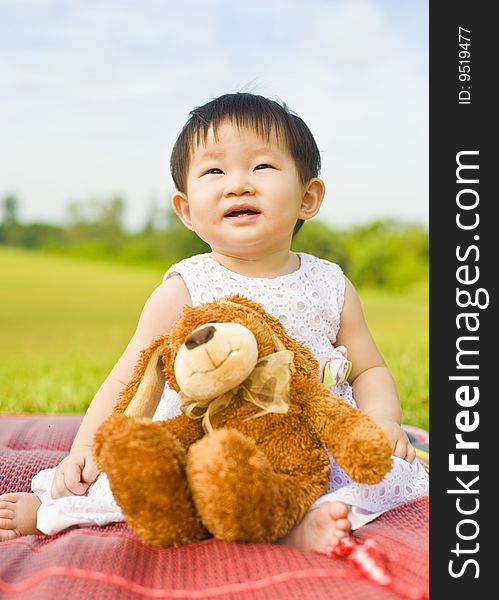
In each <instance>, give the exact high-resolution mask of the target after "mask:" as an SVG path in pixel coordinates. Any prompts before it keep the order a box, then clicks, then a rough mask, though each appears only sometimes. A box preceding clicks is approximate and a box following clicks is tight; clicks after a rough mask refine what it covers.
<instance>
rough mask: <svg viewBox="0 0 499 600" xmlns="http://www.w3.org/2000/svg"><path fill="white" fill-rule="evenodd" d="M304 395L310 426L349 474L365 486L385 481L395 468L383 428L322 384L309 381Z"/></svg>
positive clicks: (305, 409)
mask: <svg viewBox="0 0 499 600" xmlns="http://www.w3.org/2000/svg"><path fill="white" fill-rule="evenodd" d="M303 395H304V396H305V398H306V400H305V402H304V404H303V409H304V411H305V413H306V415H307V418H308V420H309V422H310V423H311V425H312V427H313V429H314V430H315V432H316V433H317V435H318V436H319V438H320V439H321V441H322V443H323V444H324V445H325V446H326V447H327V448H328V450H329V451H330V452H331V454H332V455H333V457H334V459H335V461H336V462H337V463H338V464H339V465H340V467H341V468H342V469H343V470H344V471H345V473H346V474H347V475H348V476H349V477H350V478H351V479H353V480H354V481H358V482H361V483H378V482H379V481H381V479H383V477H384V476H385V475H386V473H387V472H388V471H389V470H390V469H391V464H392V460H391V454H392V449H391V445H390V443H389V441H388V438H387V436H386V434H385V433H384V431H383V430H382V429H381V427H379V426H378V425H377V424H376V423H374V421H372V420H371V419H370V418H369V417H368V416H367V415H366V414H365V413H363V412H361V411H360V410H359V409H357V408H353V407H352V406H350V405H349V404H348V403H347V402H345V401H344V400H341V399H340V398H338V397H337V396H335V395H334V394H332V393H331V392H330V391H329V390H328V389H326V388H325V387H324V386H323V385H322V384H321V383H320V382H318V381H317V382H310V381H308V382H307V386H306V388H304V390H303Z"/></svg>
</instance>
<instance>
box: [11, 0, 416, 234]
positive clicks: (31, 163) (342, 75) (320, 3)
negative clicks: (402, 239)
mask: <svg viewBox="0 0 499 600" xmlns="http://www.w3.org/2000/svg"><path fill="white" fill-rule="evenodd" d="M0 28H1V35H0V198H2V197H4V196H5V195H6V194H15V195H16V196H17V197H18V199H19V202H20V216H21V218H22V219H23V220H25V221H30V222H31V221H49V222H57V223H63V222H64V219H65V218H66V216H67V205H68V203H69V202H86V201H88V200H92V199H105V198H109V197H111V196H116V195H118V196H121V197H122V198H123V199H124V200H125V202H126V205H127V213H126V222H127V225H128V226H129V227H130V228H135V227H138V226H140V225H141V224H142V223H143V222H144V220H145V219H146V217H147V215H148V214H150V212H151V207H152V206H153V205H157V206H159V207H160V208H161V209H163V208H164V210H165V211H166V210H167V208H168V207H169V202H170V200H169V198H170V195H171V192H172V191H173V181H172V179H171V177H170V172H169V157H170V152H171V149H172V146H173V143H174V142H175V139H176V137H177V135H178V133H179V132H180V130H181V128H182V126H183V124H184V123H185V121H186V120H187V118H188V116H189V111H190V110H192V109H193V108H194V107H196V106H200V105H202V104H204V103H205V102H208V101H209V100H211V99H212V98H215V97H216V96H219V95H221V94H224V93H228V92H238V91H250V92H253V93H258V94H262V95H264V96H267V97H269V98H272V99H278V100H281V101H284V102H285V103H286V104H287V105H288V106H289V107H290V108H291V109H292V110H294V111H295V112H296V113H297V114H299V115H300V116H301V117H302V119H303V120H304V121H305V122H306V123H307V125H308V126H309V128H310V129H311V131H312V133H313V135H314V137H315V139H316V141H317V145H318V147H319V150H320V152H321V157H322V173H321V176H322V178H323V179H324V181H325V184H326V197H325V200H324V204H323V207H322V208H321V211H320V213H319V217H318V218H320V219H321V220H323V221H325V222H327V223H328V224H330V225H331V226H333V227H339V228H341V227H348V226H350V225H352V224H357V223H365V222H368V221H370V220H373V219H378V218H390V219H396V220H402V221H404V222H412V223H420V224H423V225H425V226H427V224H428V2H427V0H412V1H405V2H400V0H398V1H397V0H311V1H310V2H306V3H305V2H303V0H273V1H272V2H269V1H268V0H251V1H241V2H234V1H233V0H184V1H183V2H177V1H172V0H16V1H15V2H12V0H0Z"/></svg>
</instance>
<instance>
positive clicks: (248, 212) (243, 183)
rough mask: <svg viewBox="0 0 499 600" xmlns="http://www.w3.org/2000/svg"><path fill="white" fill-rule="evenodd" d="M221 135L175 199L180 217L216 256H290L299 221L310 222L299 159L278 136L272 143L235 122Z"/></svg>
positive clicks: (197, 157)
mask: <svg viewBox="0 0 499 600" xmlns="http://www.w3.org/2000/svg"><path fill="white" fill-rule="evenodd" d="M217 133H218V135H217V137H218V140H215V138H214V136H213V132H212V131H210V132H209V133H208V136H207V139H206V143H204V144H202V145H200V146H198V147H197V148H195V149H194V150H193V152H192V154H191V160H190V164H189V170H188V174H187V188H186V193H185V194H180V193H177V194H175V196H174V201H173V204H174V207H175V209H176V212H177V214H179V216H180V217H181V219H182V221H183V222H184V224H185V225H186V226H187V227H189V228H190V229H192V230H194V231H195V232H196V233H197V234H198V235H199V237H201V238H202V239H203V240H205V241H206V242H207V243H208V244H209V245H210V246H211V248H212V249H213V250H214V251H218V252H221V253H232V254H233V255H234V253H235V255H237V256H242V255H244V254H245V253H246V254H248V255H255V253H256V254H260V253H264V254H265V253H268V252H272V251H274V250H277V251H279V250H280V249H284V248H286V247H287V248H288V250H289V247H290V245H291V238H292V235H293V229H294V226H295V224H296V221H297V219H299V218H307V217H306V216H305V215H302V199H303V195H304V190H305V186H304V185H303V184H302V183H301V181H300V178H299V175H298V171H297V168H296V165H295V161H294V159H293V158H292V156H291V155H290V154H289V152H288V150H287V148H286V147H285V146H284V145H283V144H282V143H280V142H279V140H278V139H277V137H276V136H275V135H272V136H271V137H270V140H269V141H268V142H267V141H266V140H265V139H262V138H261V137H260V136H259V135H257V134H256V133H255V132H254V131H253V130H251V129H246V128H241V129H239V128H238V127H237V126H236V125H233V124H232V123H231V122H230V121H227V122H225V123H223V124H222V125H221V126H220V127H219V129H218V132H217ZM175 197H177V200H175ZM179 207H180V208H179Z"/></svg>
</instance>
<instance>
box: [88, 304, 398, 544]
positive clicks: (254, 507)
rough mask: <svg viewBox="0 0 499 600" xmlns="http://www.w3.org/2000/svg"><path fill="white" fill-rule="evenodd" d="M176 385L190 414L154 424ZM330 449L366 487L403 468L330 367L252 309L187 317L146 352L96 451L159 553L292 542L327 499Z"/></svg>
mask: <svg viewBox="0 0 499 600" xmlns="http://www.w3.org/2000/svg"><path fill="white" fill-rule="evenodd" d="M165 382H167V384H168V385H169V386H170V388H171V389H173V390H175V391H176V392H178V400H179V402H180V407H181V409H182V414H180V415H179V416H177V417H175V418H173V419H170V420H167V421H153V420H152V416H153V414H154V412H155V409H156V407H157V405H158V403H159V400H160V398H161V395H162V392H163V389H164V386H165ZM326 449H327V450H329V452H331V454H332V456H333V457H334V459H335V460H336V462H337V463H338V464H339V465H340V466H341V467H342V468H343V470H344V471H345V472H346V473H347V475H348V476H349V477H350V478H351V479H353V480H355V481H358V482H363V483H377V482H379V481H381V479H382V478H383V477H384V475H385V474H386V473H387V472H388V471H389V470H390V468H391V447H390V444H389V442H388V438H387V437H386V435H385V433H384V432H383V431H382V429H381V428H380V427H379V426H378V425H376V424H375V423H374V422H373V421H372V420H371V419H370V418H369V417H368V416H367V415H366V414H364V413H362V412H361V411H360V410H358V409H356V408H353V407H351V406H350V405H349V404H348V403H346V402H345V401H344V400H342V399H340V398H338V397H336V396H335V395H334V394H332V393H331V392H330V391H329V390H328V389H327V388H326V387H325V386H324V385H323V384H322V383H321V382H320V380H319V364H318V362H317V360H316V359H315V357H314V356H313V354H312V353H311V352H310V350H308V349H307V348H306V347H305V346H304V345H303V344H301V343H300V342H298V341H297V340H295V339H293V338H292V337H290V336H289V335H288V334H287V333H286V330H285V329H284V327H283V326H282V325H281V323H280V322H279V320H278V319H276V318H275V317H273V316H272V315H270V314H269V313H268V312H266V311H265V309H264V308H263V307H262V306H261V305H259V304H257V303H256V302H253V301H252V300H249V299H247V298H245V297H242V296H239V295H233V296H228V297H225V298H222V299H220V300H215V301H212V302H207V303H204V304H201V305H198V306H194V307H192V306H185V307H184V309H183V311H182V312H181V313H180V315H179V316H178V317H177V319H176V320H175V322H174V323H173V325H172V327H171V330H170V331H169V333H167V334H164V335H162V336H159V337H158V338H157V339H155V340H154V341H153V342H152V343H151V344H150V346H149V347H148V348H146V349H145V350H143V351H142V353H141V356H140V358H139V360H138V363H137V365H136V367H135V371H134V373H133V376H132V378H131V380H130V381H129V382H128V384H127V385H126V386H125V388H124V389H123V391H122V393H121V395H120V397H119V398H118V401H117V404H116V406H115V409H114V412H113V413H112V415H111V416H110V417H109V418H108V419H107V420H105V421H104V422H103V423H102V425H101V426H100V427H99V429H98V430H97V432H96V434H95V437H94V444H93V454H94V459H95V462H96V465H97V466H98V467H99V469H101V471H103V472H105V473H106V474H107V477H108V479H109V483H110V487H111V490H112V493H113V495H114V497H115V499H116V501H117V503H118V504H119V506H120V507H121V509H122V511H123V514H124V517H125V520H126V522H127V524H128V525H129V526H130V528H131V529H132V530H133V531H134V532H135V533H136V534H137V535H138V536H139V537H140V538H142V539H143V540H144V541H145V542H147V543H149V544H152V545H156V546H174V545H183V544H189V543H192V542H195V541H198V540H201V539H203V538H206V537H209V536H210V535H211V536H214V537H215V538H217V539H221V540H226V541H241V542H273V541H276V540H278V539H279V538H281V537H282V536H284V535H285V534H286V533H287V532H288V531H289V530H290V529H291V528H292V527H293V526H294V525H295V524H296V523H298V522H299V521H300V520H301V519H302V518H303V516H304V515H305V513H306V512H307V510H308V509H309V507H310V505H311V504H312V503H313V502H314V501H315V500H316V499H317V498H318V497H320V496H321V495H322V494H323V493H324V492H325V491H326V490H327V488H328V483H329V457H328V454H327V451H326Z"/></svg>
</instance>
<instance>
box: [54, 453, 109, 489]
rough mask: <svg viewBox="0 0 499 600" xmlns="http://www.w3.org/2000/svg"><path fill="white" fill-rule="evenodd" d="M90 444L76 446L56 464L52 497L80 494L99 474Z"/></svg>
mask: <svg viewBox="0 0 499 600" xmlns="http://www.w3.org/2000/svg"><path fill="white" fill-rule="evenodd" d="M99 472H100V471H99V470H98V469H97V468H96V467H95V465H94V461H93V459H92V449H91V447H90V446H76V448H74V449H73V450H72V451H71V452H70V454H69V455H68V456H66V458H63V459H62V460H61V462H60V463H59V464H58V465H57V468H56V470H55V474H54V481H53V483H52V489H51V491H50V493H51V495H52V498H62V497H63V496H82V495H83V494H85V493H86V491H87V490H88V488H89V486H90V484H91V483H93V482H94V481H95V480H96V479H97V476H98V475H99Z"/></svg>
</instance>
